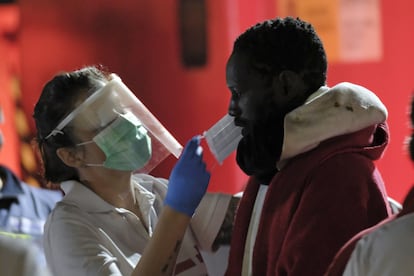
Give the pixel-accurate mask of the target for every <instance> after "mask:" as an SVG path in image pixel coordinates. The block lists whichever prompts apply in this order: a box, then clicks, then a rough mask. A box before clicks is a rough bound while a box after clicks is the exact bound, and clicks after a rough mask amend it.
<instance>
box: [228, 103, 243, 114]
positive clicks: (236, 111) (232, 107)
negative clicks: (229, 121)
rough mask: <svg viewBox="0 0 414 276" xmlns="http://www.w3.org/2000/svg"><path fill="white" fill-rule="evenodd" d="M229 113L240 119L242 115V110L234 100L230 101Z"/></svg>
mask: <svg viewBox="0 0 414 276" xmlns="http://www.w3.org/2000/svg"><path fill="white" fill-rule="evenodd" d="M228 113H229V115H230V116H233V117H238V116H240V115H241V110H240V108H239V105H238V104H237V102H236V101H234V100H233V99H231V100H230V104H229V108H228Z"/></svg>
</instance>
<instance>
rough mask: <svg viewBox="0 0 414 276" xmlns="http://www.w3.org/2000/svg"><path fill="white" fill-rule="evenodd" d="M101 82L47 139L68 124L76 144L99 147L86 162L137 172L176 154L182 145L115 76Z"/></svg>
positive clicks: (60, 132) (146, 170) (59, 132)
mask: <svg viewBox="0 0 414 276" xmlns="http://www.w3.org/2000/svg"><path fill="white" fill-rule="evenodd" d="M102 85H103V87H101V88H100V89H98V90H97V91H96V92H94V93H93V94H92V95H90V96H89V97H88V98H86V99H85V100H84V101H83V102H82V103H81V104H80V105H79V106H78V107H77V108H76V109H74V110H73V111H72V112H71V113H70V114H69V115H67V116H66V117H65V118H64V119H63V120H62V121H61V122H60V123H59V125H58V126H57V127H56V128H55V129H54V130H53V131H52V132H51V133H50V134H49V135H48V136H47V137H46V139H47V138H49V137H50V136H54V135H61V134H63V132H62V129H63V128H64V127H65V126H67V125H68V124H69V123H71V124H72V125H74V126H76V131H77V132H76V136H77V137H79V139H81V140H82V142H81V143H80V144H78V145H86V144H89V143H95V144H96V145H97V146H98V147H99V148H100V149H101V152H97V153H96V156H88V157H87V159H88V160H87V161H88V162H89V163H87V164H86V165H90V166H100V165H102V166H104V167H108V168H112V169H118V170H127V171H129V170H130V171H135V172H140V173H149V172H150V171H151V170H152V169H154V168H155V167H156V166H157V165H158V164H159V163H160V162H161V161H163V160H164V159H165V158H166V157H167V156H168V155H170V154H173V155H174V156H175V157H176V158H178V157H179V155H180V153H181V151H182V148H183V147H182V146H181V144H180V143H178V141H177V140H176V139H175V138H174V137H173V136H172V135H171V134H170V133H169V132H168V131H167V129H165V127H164V126H163V125H162V124H161V123H160V122H159V121H158V119H157V118H156V117H155V116H154V115H153V114H152V113H151V112H150V111H149V110H148V109H147V108H146V107H145V105H144V104H143V103H142V102H141V101H140V100H139V99H138V98H137V97H136V96H135V95H134V94H133V93H132V92H131V90H129V88H128V87H127V86H126V85H125V84H124V83H123V82H122V81H121V79H120V78H119V77H118V76H116V75H113V78H112V79H111V80H110V81H109V82H108V83H106V84H104V83H103V84H102ZM102 152H104V155H105V156H102ZM97 160H100V161H97ZM102 160H104V161H103V162H102Z"/></svg>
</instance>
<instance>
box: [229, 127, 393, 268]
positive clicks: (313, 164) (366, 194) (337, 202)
mask: <svg viewBox="0 0 414 276" xmlns="http://www.w3.org/2000/svg"><path fill="white" fill-rule="evenodd" d="M387 143H388V129H387V126H386V124H379V125H375V126H371V127H368V128H365V129H363V130H360V131H358V132H355V133H351V134H346V135H342V136H338V137H334V138H331V139H329V140H326V141H324V142H322V143H321V144H320V145H319V146H318V147H317V148H315V149H313V150H311V151H309V152H306V153H303V154H300V155H298V156H296V157H294V158H292V159H290V160H289V162H288V163H287V164H286V165H285V166H284V167H283V168H282V169H281V170H280V172H279V173H278V174H276V175H275V177H274V178H273V179H272V181H271V183H270V185H269V188H268V191H267V194H266V198H265V201H264V205H263V209H262V213H261V218H260V223H259V229H258V233H257V237H256V242H255V245H254V250H253V268H252V272H253V275H260V276H264V275H280V276H281V275H289V276H295V275H301V276H302V275H312V276H315V275H316V276H317V275H323V273H324V272H325V271H326V269H327V267H328V265H329V263H330V262H331V261H332V258H333V257H334V256H335V253H336V252H337V251H338V250H339V249H340V248H341V246H342V245H343V244H345V243H346V241H348V240H349V239H350V238H351V237H352V236H354V235H355V234H356V233H358V232H360V231H361V230H362V229H365V228H367V227H371V226H373V225H375V224H376V223H378V222H379V221H381V220H383V219H384V218H386V217H388V216H389V214H391V211H390V208H389V206H388V204H387V198H386V192H385V188H384V184H383V180H382V178H381V175H380V173H379V172H378V170H377V169H376V167H375V164H374V160H377V159H378V158H380V157H381V155H382V153H383V151H384V149H385V147H386V145H387ZM366 145H368V146H366ZM259 186H260V184H259V183H257V181H256V180H255V179H254V178H251V179H249V182H248V184H247V187H246V189H245V191H244V194H243V197H242V199H241V201H240V205H239V209H238V212H237V215H236V218H235V225H234V228H233V235H232V241H231V248H230V256H229V264H228V268H227V271H226V275H227V276H235V275H241V273H242V263H243V254H244V248H245V242H246V237H247V231H248V228H249V222H250V218H251V214H252V210H253V206H254V202H255V199H256V195H257V191H258V189H259Z"/></svg>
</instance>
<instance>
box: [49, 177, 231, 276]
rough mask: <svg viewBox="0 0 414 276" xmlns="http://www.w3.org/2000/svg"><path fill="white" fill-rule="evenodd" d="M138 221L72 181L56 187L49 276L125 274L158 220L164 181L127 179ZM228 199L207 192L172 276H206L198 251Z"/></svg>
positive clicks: (209, 242)
mask: <svg viewBox="0 0 414 276" xmlns="http://www.w3.org/2000/svg"><path fill="white" fill-rule="evenodd" d="M132 181H133V184H134V187H135V195H136V198H137V200H138V202H139V206H140V210H141V213H142V215H143V219H144V223H145V225H146V226H147V228H148V232H147V231H146V230H145V227H144V226H143V224H142V221H140V219H139V218H138V217H137V216H136V215H135V214H133V213H132V212H130V211H128V210H126V209H123V208H115V207H114V206H112V205H110V204H109V203H107V202H106V201H104V200H103V199H102V198H100V197H99V196H98V195H96V194H95V193H94V192H93V191H91V190H90V189H88V188H87V187H85V186H84V185H82V184H81V183H79V182H77V181H66V182H63V183H62V184H61V187H62V189H63V190H64V192H65V197H64V198H63V199H62V201H60V202H59V203H58V204H57V205H56V207H55V209H54V210H53V211H52V213H51V214H50V216H49V218H48V220H47V222H46V224H45V233H44V247H45V255H46V260H47V262H48V265H49V267H50V269H51V271H52V273H53V274H54V275H59V276H61V275H62V276H66V275H71V276H72V275H79V276H81V275H94V276H95V275H130V274H131V273H132V271H133V269H134V267H135V265H136V264H137V262H138V260H139V259H140V257H141V253H142V252H143V250H144V248H145V245H146V244H147V242H148V239H149V238H150V236H151V235H152V232H153V229H154V227H155V225H156V223H157V221H158V215H159V213H160V212H161V209H162V206H163V198H164V197H165V194H166V191H167V183H168V182H167V180H165V179H161V178H154V177H152V176H150V175H144V174H136V175H134V176H133V177H132ZM230 198H231V196H230V195H224V194H207V195H206V196H205V197H204V198H203V200H202V203H201V204H200V206H199V208H198V209H197V211H196V214H195V216H194V217H193V220H192V224H191V227H190V228H189V229H188V230H187V232H186V234H185V237H184V239H183V243H182V248H181V250H180V253H179V256H178V260H177V266H176V271H177V274H178V275H183V276H184V275H207V270H206V267H205V264H204V262H203V260H202V258H201V255H200V252H199V251H198V249H197V248H198V247H201V248H202V249H209V248H210V247H211V245H212V242H213V241H214V239H215V237H216V235H217V233H218V231H219V228H220V226H221V224H222V222H223V219H224V216H225V213H226V211H227V206H228V204H229V202H230Z"/></svg>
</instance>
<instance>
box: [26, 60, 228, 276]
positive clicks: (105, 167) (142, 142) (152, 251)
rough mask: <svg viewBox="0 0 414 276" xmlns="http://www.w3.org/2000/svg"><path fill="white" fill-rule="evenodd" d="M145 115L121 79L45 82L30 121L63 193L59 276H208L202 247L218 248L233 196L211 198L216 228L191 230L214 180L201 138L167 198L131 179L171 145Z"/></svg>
mask: <svg viewBox="0 0 414 276" xmlns="http://www.w3.org/2000/svg"><path fill="white" fill-rule="evenodd" d="M147 113H148V112H147V110H146V109H145V107H143V106H142V104H141V103H140V102H139V100H138V99H137V98H136V97H135V95H133V93H132V92H131V91H130V90H129V89H128V88H127V87H126V86H125V85H124V84H123V83H122V81H121V80H120V79H119V78H118V77H117V76H116V75H114V74H108V73H106V72H104V71H102V70H99V69H98V68H96V67H85V68H82V69H80V70H77V71H73V72H69V73H62V74H59V75H57V76H55V77H54V78H53V79H52V80H50V81H49V82H48V83H47V84H46V85H45V87H44V89H43V91H42V94H41V96H40V98H39V100H38V102H37V104H36V106H35V110H34V115H33V116H34V119H35V122H36V128H37V141H38V145H39V149H40V153H41V157H42V161H43V164H44V177H45V179H46V180H47V181H50V182H53V183H60V185H61V188H62V189H63V191H64V192H65V197H64V198H63V200H62V201H61V202H59V203H58V204H57V205H56V207H55V209H54V210H53V212H52V214H51V215H50V216H49V219H48V221H47V223H46V226H45V236H44V243H45V254H46V259H47V262H48V265H49V267H50V269H51V271H52V272H53V273H54V274H55V275H164V274H168V275H170V274H179V275H205V274H207V271H206V267H205V265H204V263H203V261H202V258H201V255H200V253H199V251H198V245H199V244H200V242H201V243H203V244H206V245H207V246H211V243H212V241H213V240H214V238H215V236H216V235H217V232H218V229H219V227H220V225H221V222H222V221H223V219H224V215H225V211H226V209H227V206H228V204H229V200H230V196H223V195H210V196H207V197H204V199H203V202H204V201H206V203H203V204H204V206H206V207H205V208H204V207H203V208H202V206H200V208H201V209H205V210H208V209H209V208H210V207H209V206H213V207H214V208H215V211H214V212H212V211H211V210H210V211H208V212H207V213H208V214H209V216H210V218H214V219H217V223H216V224H214V225H217V227H212V226H211V225H213V224H210V225H206V224H205V223H204V224H202V223H201V224H198V225H192V227H191V228H190V229H189V230H186V229H187V226H188V225H189V223H190V220H191V217H192V216H193V214H194V212H195V209H196V208H197V206H198V205H199V203H200V201H201V199H202V197H203V196H204V194H205V192H206V189H207V185H208V182H209V179H210V174H209V173H208V172H207V171H206V166H205V163H204V162H203V160H202V154H201V151H200V149H201V148H200V146H199V138H198V137H194V138H193V139H191V140H190V141H189V142H188V143H187V145H186V147H185V148H184V150H183V153H182V154H181V157H180V159H179V161H178V163H177V164H176V166H175V167H174V169H173V171H172V173H171V175H170V178H169V181H168V191H167V181H166V180H165V179H159V178H155V177H153V176H150V175H148V174H145V173H144V174H143V173H140V174H137V173H134V172H136V171H142V172H148V169H146V168H148V166H150V167H153V166H154V165H156V164H157V163H159V162H160V161H161V160H162V159H163V158H164V157H165V153H166V152H168V151H171V144H172V145H174V143H171V140H174V139H170V141H166V140H168V139H160V138H159V137H160V135H163V133H165V132H163V131H160V129H158V130H157V129H155V130H154V127H153V126H151V125H152V123H154V120H152V123H147V124H146V123H145V120H149V119H148V118H149V117H151V116H148V114H147ZM161 130H162V129H161ZM157 132H159V133H157ZM160 133H161V134H160ZM164 138H165V137H164ZM167 138H168V137H167ZM167 148H169V149H168V150H167ZM203 204H202V205H203ZM200 208H199V209H200ZM199 212H202V210H198V211H197V213H199ZM197 215H198V214H196V215H195V217H197ZM200 216H204V214H200ZM203 220H204V221H209V218H208V217H203ZM193 221H194V219H193ZM200 221H201V220H200ZM206 227H209V228H208V229H206Z"/></svg>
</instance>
